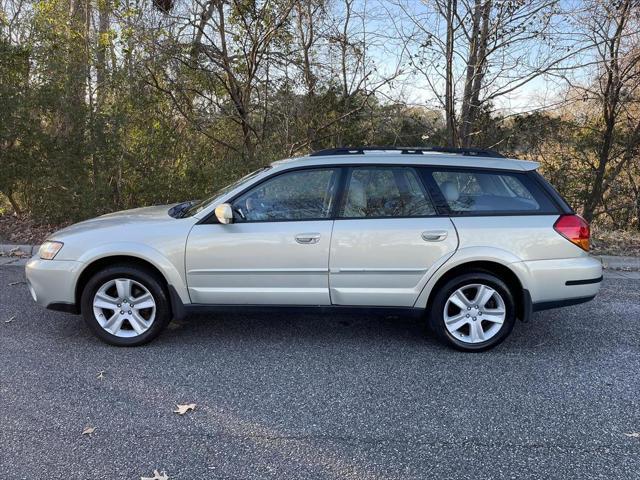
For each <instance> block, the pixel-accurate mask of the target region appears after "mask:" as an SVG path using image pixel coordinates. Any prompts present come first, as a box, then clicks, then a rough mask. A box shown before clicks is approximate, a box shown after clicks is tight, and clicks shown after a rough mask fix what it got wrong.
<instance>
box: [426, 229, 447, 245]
mask: <svg viewBox="0 0 640 480" xmlns="http://www.w3.org/2000/svg"><path fill="white" fill-rule="evenodd" d="M445 238H447V231H446V230H427V231H426V232H422V239H423V240H424V241H425V242H441V241H442V240H444V239H445Z"/></svg>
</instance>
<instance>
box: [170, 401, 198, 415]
mask: <svg viewBox="0 0 640 480" xmlns="http://www.w3.org/2000/svg"><path fill="white" fill-rule="evenodd" d="M176 408H177V409H176V410H174V411H173V413H177V414H178V415H184V414H185V413H187V412H188V411H189V410H195V409H196V404H195V403H188V404H184V405H176Z"/></svg>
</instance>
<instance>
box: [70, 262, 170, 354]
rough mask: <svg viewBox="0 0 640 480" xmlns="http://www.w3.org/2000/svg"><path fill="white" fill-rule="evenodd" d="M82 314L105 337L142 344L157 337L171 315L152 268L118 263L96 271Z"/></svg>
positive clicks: (110, 340)
mask: <svg viewBox="0 0 640 480" xmlns="http://www.w3.org/2000/svg"><path fill="white" fill-rule="evenodd" d="M81 303H82V316H83V317H84V320H85V322H86V323H87V325H88V326H89V328H91V330H92V331H93V332H94V333H95V334H96V335H97V336H98V337H99V338H100V339H101V340H103V341H105V342H107V343H109V344H111V345H116V346H122V347H125V346H136V345H142V344H144V343H147V342H149V341H151V340H153V339H154V338H155V337H157V336H158V335H159V334H160V332H161V331H162V330H163V329H164V327H165V326H166V325H167V323H169V321H170V319H171V314H170V312H171V309H170V305H169V301H168V299H167V295H166V293H165V289H164V288H163V285H162V283H161V282H160V281H159V280H158V279H157V278H156V276H155V275H153V274H152V273H151V272H149V271H147V270H145V269H142V268H139V267H134V266H126V265H115V266H112V267H108V268H106V269H104V270H101V271H99V272H98V273H96V274H95V275H94V276H93V277H91V279H90V280H89V282H88V283H87V285H86V286H85V288H84V291H83V293H82V299H81Z"/></svg>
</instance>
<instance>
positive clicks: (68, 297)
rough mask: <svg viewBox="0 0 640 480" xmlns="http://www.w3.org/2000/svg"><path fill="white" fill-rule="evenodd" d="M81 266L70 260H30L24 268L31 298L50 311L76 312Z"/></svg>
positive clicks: (79, 263) (81, 264)
mask: <svg viewBox="0 0 640 480" xmlns="http://www.w3.org/2000/svg"><path fill="white" fill-rule="evenodd" d="M83 265H84V264H83V263H81V262H74V261H70V260H42V259H40V258H38V257H33V258H31V259H30V260H29V261H28V262H27V265H26V267H25V274H26V277H27V285H28V286H29V291H30V292H31V296H32V297H33V299H34V300H35V301H36V302H37V303H39V304H40V305H42V306H44V307H47V308H50V309H52V310H61V311H66V312H77V305H76V298H75V296H76V291H75V289H76V281H77V279H78V276H79V275H80V272H81V269H82V266H83Z"/></svg>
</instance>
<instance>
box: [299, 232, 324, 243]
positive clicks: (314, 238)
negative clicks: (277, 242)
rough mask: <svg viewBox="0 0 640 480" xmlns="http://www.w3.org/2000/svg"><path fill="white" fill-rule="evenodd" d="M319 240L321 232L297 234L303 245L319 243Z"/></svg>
mask: <svg viewBox="0 0 640 480" xmlns="http://www.w3.org/2000/svg"><path fill="white" fill-rule="evenodd" d="M319 241H320V234H319V233H299V234H298V235H296V242H298V243H300V244H302V245H310V244H312V243H318V242H319Z"/></svg>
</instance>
